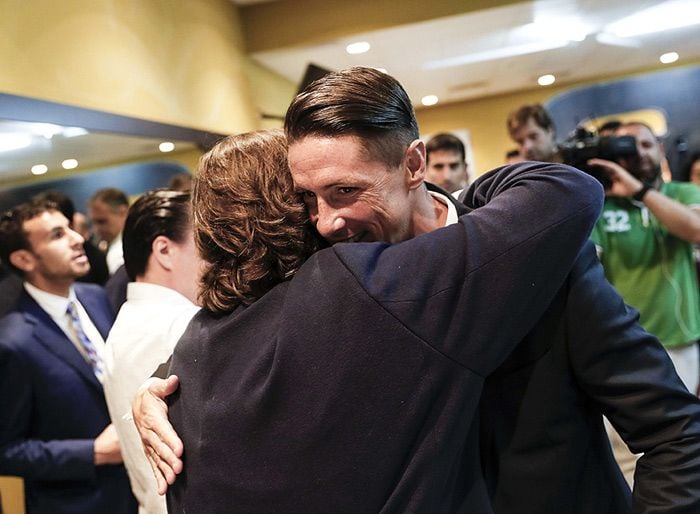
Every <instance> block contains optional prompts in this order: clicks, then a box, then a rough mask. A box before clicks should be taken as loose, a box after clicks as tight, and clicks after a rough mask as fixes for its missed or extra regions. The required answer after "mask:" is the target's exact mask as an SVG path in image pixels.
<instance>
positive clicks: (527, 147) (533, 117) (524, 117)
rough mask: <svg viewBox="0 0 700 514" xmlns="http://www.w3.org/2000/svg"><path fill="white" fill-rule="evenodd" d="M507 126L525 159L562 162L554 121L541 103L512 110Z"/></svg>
mask: <svg viewBox="0 0 700 514" xmlns="http://www.w3.org/2000/svg"><path fill="white" fill-rule="evenodd" d="M506 126H507V127H508V134H509V135H510V138H511V139H512V140H513V141H514V142H515V143H516V144H517V145H518V151H519V152H520V155H521V157H522V158H523V159H525V160H528V161H544V162H561V158H560V157H559V153H558V150H557V143H556V130H555V128H554V122H553V121H552V118H550V116H549V114H548V113H547V111H546V109H545V108H544V107H543V106H542V105H541V104H530V105H523V106H522V107H520V108H519V109H517V110H516V111H513V112H511V113H510V114H509V115H508V119H507V120H506Z"/></svg>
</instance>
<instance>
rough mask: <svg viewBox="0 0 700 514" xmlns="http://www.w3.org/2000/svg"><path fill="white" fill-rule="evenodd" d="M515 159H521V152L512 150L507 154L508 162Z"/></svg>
mask: <svg viewBox="0 0 700 514" xmlns="http://www.w3.org/2000/svg"><path fill="white" fill-rule="evenodd" d="M513 157H520V150H518V149H517V148H512V149H510V150H508V151H507V152H506V160H508V159H512V158H513Z"/></svg>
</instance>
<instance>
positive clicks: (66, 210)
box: [33, 190, 75, 226]
mask: <svg viewBox="0 0 700 514" xmlns="http://www.w3.org/2000/svg"><path fill="white" fill-rule="evenodd" d="M33 200H39V201H49V202H53V203H55V204H56V205H57V206H58V210H59V211H61V214H63V215H64V216H65V217H66V218H67V219H68V224H69V225H71V226H73V215H74V214H75V205H74V204H73V200H71V199H70V197H69V196H68V195H67V194H65V193H62V192H61V191H55V190H51V191H44V192H43V193H39V194H38V195H36V196H34V198H33Z"/></svg>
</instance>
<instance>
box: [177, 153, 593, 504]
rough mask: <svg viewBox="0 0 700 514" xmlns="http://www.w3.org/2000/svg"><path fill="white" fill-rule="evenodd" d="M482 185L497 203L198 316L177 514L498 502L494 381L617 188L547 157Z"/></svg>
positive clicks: (188, 362)
mask: <svg viewBox="0 0 700 514" xmlns="http://www.w3.org/2000/svg"><path fill="white" fill-rule="evenodd" d="M479 184H480V187H478V188H476V190H475V193H474V197H473V200H474V202H475V204H477V205H480V204H487V205H485V206H484V207H482V208H480V209H477V210H476V211H475V212H474V213H472V214H470V215H467V216H463V217H462V218H461V219H460V222H459V223H457V224H454V225H451V226H449V227H446V228H444V229H441V230H436V231H434V232H431V233H429V234H425V235H422V236H420V237H416V238H414V239H411V240H410V241H406V242H404V243H401V244H397V245H393V246H392V245H386V244H382V243H371V244H362V243H353V244H337V245H335V246H333V247H332V248H329V249H326V250H322V251H320V252H318V253H316V254H315V255H314V256H312V257H311V259H309V261H308V262H306V264H305V265H304V266H303V267H302V268H301V270H300V271H299V272H298V273H297V274H296V276H295V277H294V278H293V279H292V280H291V281H287V282H285V283H283V284H280V285H278V286H277V287H275V288H274V289H272V290H271V291H270V292H269V293H267V294H266V295H265V296H264V297H263V298H261V299H259V300H258V301H257V302H255V303H253V304H252V305H250V306H247V307H245V306H240V307H238V308H236V309H235V310H234V311H233V312H231V313H230V314H228V315H224V316H215V315H212V314H210V313H207V312H204V311H202V312H200V313H199V314H197V315H196V316H195V318H194V319H193V320H192V322H191V323H190V325H189V327H188V329H187V330H186V332H185V334H184V335H183V337H182V338H181V339H180V341H179V343H178V345H177V347H176V348H175V352H174V355H173V364H172V371H173V372H174V373H176V374H177V375H178V376H179V377H180V384H181V385H180V389H179V391H178V393H176V396H175V397H174V398H173V399H172V401H173V404H172V406H171V410H170V417H171V421H172V422H173V425H174V426H175V429H176V430H177V431H178V433H179V434H180V436H181V438H182V440H183V443H184V447H185V453H184V460H185V466H184V471H183V473H182V474H181V475H180V476H179V477H178V480H177V481H176V482H175V484H173V485H172V486H171V487H170V488H169V489H168V508H169V512H175V513H180V512H206V513H207V514H216V513H229V512H236V513H237V514H245V513H254V514H267V513H275V514H276V513H285V514H295V513H303V514H316V513H323V514H327V513H331V512H333V513H335V512H338V513H352V514H362V513H371V514H377V513H385V514H389V513H396V514H409V513H426V514H428V513H429V514H433V513H442V512H465V513H477V514H483V513H489V512H491V507H490V501H489V499H488V497H487V495H486V491H485V488H484V484H483V481H482V479H481V468H480V464H479V453H478V426H476V427H475V423H474V421H475V414H476V412H477V410H478V401H479V397H480V396H481V388H482V384H483V380H484V376H486V375H488V374H490V373H491V372H493V370H494V369H495V368H496V367H497V366H498V365H499V364H500V363H501V362H502V361H503V359H504V358H505V357H506V356H507V355H508V353H509V352H510V351H511V350H512V348H513V346H514V345H515V344H517V342H518V341H519V340H521V339H522V338H523V337H524V336H525V334H526V333H527V332H528V331H529V330H530V329H531V328H532V326H534V323H535V322H536V320H537V319H539V317H540V316H541V315H542V312H543V311H544V308H546V306H547V305H549V303H550V302H551V301H552V298H553V295H554V293H555V292H556V291H557V290H558V289H559V287H560V286H561V284H562V280H563V279H564V278H565V276H566V275H567V274H568V272H569V270H570V269H571V265H572V264H573V262H574V260H575V258H576V255H577V254H578V252H579V250H580V248H581V246H582V245H583V244H584V243H585V241H586V229H587V227H590V226H592V221H593V219H594V218H595V217H596V212H597V210H598V209H599V208H600V205H601V201H600V195H601V191H600V187H599V186H598V185H596V184H595V183H594V182H592V181H591V180H590V179H589V178H588V177H585V176H583V175H582V174H580V173H574V172H565V171H562V167H561V166H544V165H538V166H535V167H533V166H517V167H513V168H510V169H505V170H501V171H500V172H499V173H495V174H492V175H489V176H488V177H483V178H482V179H481V181H480V183H479ZM555 191H558V192H560V193H561V194H562V195H565V196H564V198H558V197H557V195H554V198H553V199H552V201H548V199H549V198H550V197H551V196H552V194H553V192H555ZM545 201H546V202H547V209H545V210H543V212H541V213H540V212H538V213H537V214H536V217H537V219H536V220H533V219H532V217H528V216H526V214H527V213H530V212H531V211H532V207H533V206H534V205H538V204H539V203H541V202H545ZM542 263H545V264H546V266H543V265H542ZM505 313H507V314H505ZM475 428H476V429H475ZM468 434H469V437H468Z"/></svg>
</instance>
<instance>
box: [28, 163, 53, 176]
mask: <svg viewBox="0 0 700 514" xmlns="http://www.w3.org/2000/svg"><path fill="white" fill-rule="evenodd" d="M47 171H49V168H48V166H46V164H35V165H34V166H32V175H43V174H44V173H46V172H47Z"/></svg>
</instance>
